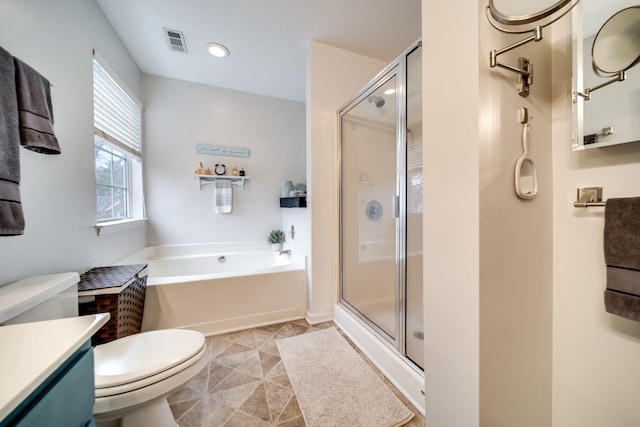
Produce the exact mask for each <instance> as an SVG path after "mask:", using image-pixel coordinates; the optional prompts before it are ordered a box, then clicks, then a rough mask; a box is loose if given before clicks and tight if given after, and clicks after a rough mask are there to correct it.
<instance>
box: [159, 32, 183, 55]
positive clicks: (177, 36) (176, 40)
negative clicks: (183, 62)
mask: <svg viewBox="0 0 640 427" xmlns="http://www.w3.org/2000/svg"><path fill="white" fill-rule="evenodd" d="M163 30H164V34H165V36H167V42H168V43H169V48H170V49H171V50H173V51H175V52H182V53H187V44H186V43H185V41H184V34H182V31H176V30H170V29H168V28H163Z"/></svg>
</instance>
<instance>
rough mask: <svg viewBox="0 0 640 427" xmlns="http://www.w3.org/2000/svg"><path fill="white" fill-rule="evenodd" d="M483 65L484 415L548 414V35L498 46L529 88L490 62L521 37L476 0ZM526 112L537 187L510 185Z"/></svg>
mask: <svg viewBox="0 0 640 427" xmlns="http://www.w3.org/2000/svg"><path fill="white" fill-rule="evenodd" d="M478 4H479V9H480V14H479V35H480V37H479V40H480V52H479V55H480V56H479V70H480V82H481V83H480V110H479V117H480V147H479V148H480V158H479V166H480V171H479V172H480V188H479V194H480V425H483V426H485V425H486V426H492V427H500V426H504V427H507V426H519V427H542V426H549V425H550V424H551V375H552V366H551V362H552V353H551V351H552V349H551V344H552V336H551V334H552V304H553V301H552V295H553V280H552V265H553V252H552V244H553V236H552V202H553V173H552V172H553V171H552V157H551V155H552V143H551V98H552V96H553V94H552V92H551V89H552V87H551V44H550V37H548V36H550V34H547V33H545V37H544V38H543V39H542V41H540V42H537V43H529V44H527V45H524V46H521V47H519V48H517V49H515V50H513V51H511V52H509V53H508V54H504V55H501V56H500V57H499V58H498V60H499V61H500V62H503V63H506V64H509V65H512V66H517V65H518V57H520V56H524V57H526V58H528V59H529V60H530V61H531V63H532V64H533V68H534V77H533V81H534V83H533V85H531V87H530V94H529V96H528V97H522V96H520V95H518V93H517V91H516V76H517V75H516V74H515V73H513V72H509V71H506V70H502V69H499V68H490V67H489V52H490V51H491V50H493V49H501V48H503V47H505V46H508V45H510V44H513V43H515V42H516V41H518V40H521V39H523V38H524V37H523V36H522V35H516V36H506V35H504V34H503V33H501V32H499V31H497V30H495V29H494V28H493V27H491V25H490V24H489V23H488V20H487V18H486V15H485V13H484V7H483V6H484V2H482V1H480V2H478ZM521 107H526V108H527V109H528V112H529V122H530V129H529V155H530V157H531V159H533V161H534V162H535V166H536V170H537V179H538V195H537V196H536V198H534V199H530V200H522V199H520V198H518V197H517V195H516V194H515V184H514V169H515V165H516V161H517V159H518V157H519V156H520V155H521V154H522V152H523V148H522V124H521V123H520V120H519V116H518V111H519V109H520V108H521Z"/></svg>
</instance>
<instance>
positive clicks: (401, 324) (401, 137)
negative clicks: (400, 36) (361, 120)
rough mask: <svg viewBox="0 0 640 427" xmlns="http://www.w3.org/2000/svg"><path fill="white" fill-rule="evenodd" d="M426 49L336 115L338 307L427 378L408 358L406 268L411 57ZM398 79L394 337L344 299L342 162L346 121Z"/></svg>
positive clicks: (393, 66) (401, 59)
mask: <svg viewBox="0 0 640 427" xmlns="http://www.w3.org/2000/svg"><path fill="white" fill-rule="evenodd" d="M420 47H422V41H421V40H420V39H418V40H417V41H416V42H414V43H413V44H412V45H411V46H410V47H409V48H407V49H406V50H405V51H403V52H402V53H401V54H400V55H399V56H398V57H397V58H396V59H395V60H394V61H392V62H391V63H390V64H389V65H388V66H387V67H385V68H384V69H383V70H382V71H381V72H380V73H378V74H377V75H376V76H375V77H374V78H373V79H372V80H371V81H369V83H367V84H366V85H365V86H364V87H363V88H362V89H361V90H360V91H359V92H357V94H356V95H355V96H354V98H352V100H350V101H349V102H347V103H346V104H344V105H343V106H342V107H340V108H339V109H338V111H337V113H336V116H337V132H338V133H337V134H338V136H339V144H338V159H337V160H338V174H339V176H338V188H339V195H338V197H339V224H340V233H339V257H338V258H339V295H338V297H339V298H338V304H339V305H340V306H342V307H344V308H345V309H346V310H347V311H348V312H349V313H351V314H352V315H353V316H354V317H355V318H356V319H357V320H358V321H359V322H360V323H361V324H363V325H364V326H365V327H367V328H368V329H369V331H370V332H372V333H373V334H374V335H375V336H377V337H378V338H379V339H380V341H381V342H382V343H384V344H385V345H386V346H387V347H388V348H390V349H391V350H392V351H393V352H394V353H396V354H397V355H398V356H399V358H400V359H401V360H403V361H404V362H406V363H407V365H408V366H410V367H411V368H412V369H413V370H415V371H416V372H418V373H419V374H420V375H423V370H422V369H421V368H420V367H419V366H417V365H416V364H415V363H414V362H413V361H412V360H411V359H409V358H408V357H407V356H406V321H407V319H406V264H407V254H406V251H407V249H406V248H407V244H406V233H407V161H406V152H407V86H406V83H407V82H406V80H407V57H408V55H409V54H410V53H412V52H413V51H414V50H416V49H419V48H420ZM394 77H395V78H396V87H395V89H396V93H395V96H396V98H395V99H396V111H395V121H396V129H395V134H396V182H395V192H396V195H395V197H396V202H395V212H394V213H393V214H394V215H395V217H396V225H395V238H396V250H395V265H396V271H395V332H396V336H390V335H389V334H388V333H387V332H385V331H384V330H382V329H381V328H380V327H379V326H378V325H376V324H375V323H374V322H373V321H371V320H370V319H369V318H367V316H366V315H364V314H363V313H361V312H360V311H358V309H356V308H355V307H354V306H352V305H351V304H349V302H348V301H346V300H345V299H344V298H343V290H344V283H343V277H344V276H343V273H344V260H343V254H342V251H343V230H342V224H343V206H342V200H343V176H342V175H343V174H342V170H343V166H344V165H343V159H342V134H343V129H342V117H343V116H344V115H345V114H346V113H348V112H349V111H350V110H351V109H352V108H354V107H355V106H356V105H358V104H360V103H361V102H363V101H365V100H366V99H367V98H368V97H369V96H371V94H372V93H374V92H375V91H376V90H377V89H378V88H380V87H381V86H383V85H384V84H385V83H387V82H388V81H389V80H390V79H392V78H394Z"/></svg>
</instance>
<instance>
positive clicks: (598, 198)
mask: <svg viewBox="0 0 640 427" xmlns="http://www.w3.org/2000/svg"><path fill="white" fill-rule="evenodd" d="M577 198H578V200H576V201H575V202H573V206H574V207H576V208H590V207H595V206H605V205H606V202H605V201H604V200H602V187H584V188H578V196H577Z"/></svg>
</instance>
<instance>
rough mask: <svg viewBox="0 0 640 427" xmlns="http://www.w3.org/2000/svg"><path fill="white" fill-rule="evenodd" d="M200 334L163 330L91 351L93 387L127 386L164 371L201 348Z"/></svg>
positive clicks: (136, 335)
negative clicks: (92, 354) (92, 352)
mask: <svg viewBox="0 0 640 427" xmlns="http://www.w3.org/2000/svg"><path fill="white" fill-rule="evenodd" d="M204 345H205V342H204V336H203V335H202V334H201V333H200V332H196V331H189V330H186V329H164V330H160V331H149V332H143V333H140V334H135V335H129V336H127V337H124V338H120V339H117V340H114V341H111V342H108V343H106V344H101V345H98V346H96V347H95V348H94V373H95V387H96V389H98V388H106V387H114V386H118V385H122V384H127V383H130V382H133V381H138V380H140V379H143V378H147V377H150V376H153V375H156V374H158V373H160V372H162V371H166V370H167V369H170V368H172V367H174V366H176V365H179V364H180V363H182V362H184V361H185V360H187V359H189V358H191V357H193V356H194V355H195V354H197V353H198V352H200V351H201V350H202V348H203V347H204Z"/></svg>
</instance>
